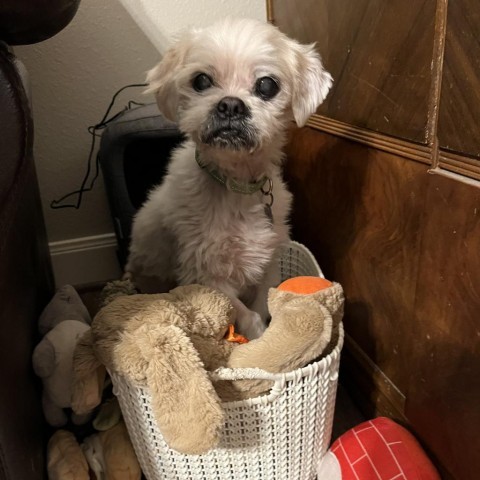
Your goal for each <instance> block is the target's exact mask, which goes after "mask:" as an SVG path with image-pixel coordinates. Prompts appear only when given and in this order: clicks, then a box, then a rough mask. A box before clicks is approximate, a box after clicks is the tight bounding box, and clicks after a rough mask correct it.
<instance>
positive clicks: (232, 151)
mask: <svg viewBox="0 0 480 480" xmlns="http://www.w3.org/2000/svg"><path fill="white" fill-rule="evenodd" d="M147 80H148V82H149V85H150V87H149V91H151V92H154V93H155V95H156V99H157V103H158V106H159V108H160V111H161V112H162V113H163V114H164V116H165V117H167V118H168V119H170V120H173V121H175V122H177V123H178V125H179V128H180V130H181V131H182V132H184V133H185V134H186V136H187V141H186V142H185V143H184V144H183V145H182V146H181V147H180V148H178V149H177V150H175V151H174V153H173V155H172V159H171V161H170V164H169V168H168V172H167V175H166V177H165V179H164V181H163V183H162V184H161V185H160V186H158V187H157V188H155V189H154V190H153V191H152V192H151V193H150V195H149V198H148V200H147V201H146V203H145V204H144V205H143V207H142V208H141V209H140V210H139V212H138V214H137V215H136V217H135V219H134V224H133V229H132V239H131V246H130V256H129V259H128V263H127V266H126V271H127V272H129V273H130V274H131V276H132V277H133V280H134V281H135V282H136V283H137V284H138V285H139V286H140V288H141V289H143V290H144V291H165V290H167V289H168V288H170V287H171V286H172V285H175V284H181V285H185V284H190V283H201V284H204V285H208V286H211V287H214V288H217V289H219V290H221V291H223V292H224V293H225V294H227V295H228V296H229V297H230V298H231V299H232V301H233V302H234V305H235V306H236V308H237V323H238V325H239V330H240V331H241V332H242V333H243V334H245V335H247V336H248V337H250V338H256V337H257V336H259V334H260V333H261V332H262V331H263V330H264V328H265V323H264V322H265V317H266V311H265V306H266V297H267V290H268V287H269V286H273V285H274V282H275V280H274V279H273V278H272V276H274V274H273V270H272V272H271V274H270V275H269V276H270V278H269V279H267V278H265V277H266V272H267V270H269V266H271V265H273V264H274V263H275V262H274V261H273V260H274V255H275V252H276V250H277V249H278V247H279V246H281V245H282V244H284V243H286V242H287V241H288V238H289V229H288V226H287V217H288V214H289V210H290V204H291V194H290V193H289V192H288V191H287V189H286V187H285V185H284V183H283V181H282V177H281V163H282V158H283V157H282V147H283V146H284V144H285V141H286V129H287V126H288V124H289V122H291V121H292V120H295V122H296V123H297V125H299V126H301V125H304V124H305V122H306V121H307V119H308V117H309V116H310V115H311V114H312V113H313V112H315V110H316V109H317V107H318V106H319V105H320V103H322V101H323V99H324V98H325V96H326V95H327V92H328V90H329V88H330V86H331V83H332V79H331V76H330V74H329V73H327V72H326V71H325V70H324V69H323V67H322V63H321V61H320V58H319V56H318V54H317V53H316V52H315V50H314V48H313V46H312V45H301V44H299V43H297V42H295V41H294V40H292V39H290V38H288V37H287V36H285V35H284V34H282V33H281V32H280V31H279V30H278V29H277V28H275V27H274V26H272V25H270V24H266V23H261V22H258V21H255V20H247V19H226V20H223V21H221V22H218V23H216V24H214V25H213V26H211V27H209V28H206V29H202V30H192V31H190V32H188V33H186V34H185V35H184V36H183V37H182V38H180V39H179V40H178V41H177V42H176V43H175V44H174V45H173V47H172V48H171V49H170V50H169V51H168V52H167V53H166V54H165V56H164V58H163V59H162V61H161V62H160V63H159V64H158V65H157V66H156V67H155V68H154V69H153V70H151V71H150V72H149V74H148V77H147ZM259 287H260V288H259ZM246 305H249V306H250V308H251V309H249V308H247V306H246ZM262 317H263V320H262Z"/></svg>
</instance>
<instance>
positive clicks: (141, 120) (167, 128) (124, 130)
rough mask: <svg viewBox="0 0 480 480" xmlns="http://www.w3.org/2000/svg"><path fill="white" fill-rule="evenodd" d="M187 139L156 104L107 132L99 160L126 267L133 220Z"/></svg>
mask: <svg viewBox="0 0 480 480" xmlns="http://www.w3.org/2000/svg"><path fill="white" fill-rule="evenodd" d="M183 138H184V137H183V136H182V134H181V133H180V131H179V130H178V128H177V126H176V125H175V124H174V123H172V122H170V121H168V120H166V119H165V118H164V117H163V116H162V115H161V114H160V112H159V111H158V107H157V105H156V104H150V105H146V106H142V107H138V108H134V109H131V110H128V111H126V112H125V113H123V114H122V115H120V116H119V117H118V118H117V119H115V120H114V121H113V122H111V123H110V124H109V125H108V127H107V128H106V129H105V130H104V132H103V135H102V140H101V144H100V151H99V160H100V166H101V169H102V173H103V178H104V182H105V189H106V191H107V197H108V201H109V204H110V211H111V214H112V220H113V225H114V229H115V235H116V237H117V244H118V250H117V252H118V259H119V262H120V265H121V266H122V267H123V266H124V264H125V261H126V259H127V256H128V247H129V243H130V233H131V228H132V219H133V216H134V215H135V213H136V212H137V210H138V209H139V208H140V207H141V205H142V204H143V202H144V201H145V199H146V198H147V195H148V192H149V191H150V190H151V188H152V187H153V186H155V185H158V184H159V183H161V181H162V177H163V176H164V174H165V172H166V169H167V164H168V160H169V157H170V153H171V151H172V150H173V149H174V148H175V147H176V146H177V145H178V144H179V143H180V142H181V141H182V140H183Z"/></svg>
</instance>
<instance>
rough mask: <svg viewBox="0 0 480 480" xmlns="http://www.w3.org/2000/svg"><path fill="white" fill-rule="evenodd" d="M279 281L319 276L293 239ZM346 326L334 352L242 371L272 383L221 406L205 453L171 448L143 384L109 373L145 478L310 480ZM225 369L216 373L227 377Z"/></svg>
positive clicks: (326, 427)
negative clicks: (276, 370) (220, 420)
mask: <svg viewBox="0 0 480 480" xmlns="http://www.w3.org/2000/svg"><path fill="white" fill-rule="evenodd" d="M280 266H281V271H282V280H284V279H287V278H290V277H294V276H300V275H316V276H319V275H320V276H323V275H322V274H321V271H320V268H319V267H318V264H317V262H316V261H315V259H314V257H313V256H312V255H311V253H310V252H309V251H308V250H307V249H306V248H305V247H304V246H302V245H300V244H298V243H296V242H291V244H290V245H289V246H288V247H286V248H285V250H284V252H283V254H282V255H281V259H280ZM342 345H343V328H342V327H341V328H340V336H339V340H338V344H337V346H336V347H335V349H334V350H333V351H332V353H330V354H329V355H328V356H327V357H325V358H323V359H322V360H320V361H319V362H316V363H312V364H310V365H308V366H306V367H304V368H301V369H298V370H295V371H293V372H289V373H286V374H270V373H268V372H265V371H263V370H259V369H243V372H245V376H244V378H262V379H267V380H273V381H274V385H273V388H272V389H271V391H270V393H269V394H267V395H264V396H261V397H257V398H253V399H249V400H242V401H238V402H229V403H224V404H223V407H224V409H225V411H226V417H227V421H226V423H225V426H224V430H223V432H222V440H221V442H220V445H219V446H218V447H217V448H215V449H213V450H211V451H210V452H208V453H207V454H204V455H183V454H180V453H178V452H176V451H174V450H172V449H170V448H169V447H168V445H167V444H166V443H165V441H164V440H163V437H162V434H161V433H160V431H159V429H158V428H157V425H156V422H155V419H154V417H153V413H152V411H151V407H150V396H149V392H148V391H147V390H146V389H142V388H138V387H135V386H133V385H131V384H129V382H128V381H127V380H126V379H125V378H123V377H120V376H118V375H115V374H112V381H113V384H114V387H115V393H116V395H117V396H118V399H119V402H120V406H121V408H122V412H123V416H124V419H125V423H126V425H127V427H128V431H129V433H130V437H131V440H132V443H133V446H134V448H135V452H136V454H137V457H138V460H139V462H140V465H141V467H142V470H143V472H144V474H145V476H146V477H147V478H148V480H313V479H314V478H315V475H316V473H315V472H316V468H317V465H318V463H319V461H320V459H321V458H322V457H323V455H324V454H325V453H326V451H327V448H328V445H329V442H330V437H331V431H332V422H333V411H334V403H335V396H336V390H337V379H338V367H339V361H340V350H341V348H342ZM229 372H231V370H229V369H221V370H219V371H217V372H215V377H216V378H223V379H225V380H226V379H228V378H229Z"/></svg>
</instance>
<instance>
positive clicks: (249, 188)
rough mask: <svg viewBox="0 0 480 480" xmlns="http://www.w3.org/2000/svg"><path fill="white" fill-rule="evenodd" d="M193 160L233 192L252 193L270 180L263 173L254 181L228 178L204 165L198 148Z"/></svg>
mask: <svg viewBox="0 0 480 480" xmlns="http://www.w3.org/2000/svg"><path fill="white" fill-rule="evenodd" d="M195 160H196V161H197V163H198V166H199V167H200V168H201V169H203V170H205V171H206V172H207V173H208V174H209V175H210V176H211V177H212V178H213V179H214V180H216V181H217V182H218V183H220V184H222V185H223V186H225V187H226V188H227V189H228V190H231V191H232V192H235V193H242V194H244V195H252V194H253V193H255V192H258V191H260V190H262V189H263V187H264V185H265V183H266V182H267V181H269V180H270V179H269V178H268V177H267V176H266V175H264V176H263V177H262V178H261V179H260V180H258V181H256V182H239V181H238V180H235V179H233V178H228V177H227V176H226V175H222V174H221V173H220V172H219V171H218V170H216V169H215V168H212V167H210V166H208V165H206V164H205V163H203V162H202V159H201V158H200V154H199V153H198V150H195ZM270 184H271V180H270ZM270 192H271V188H270V191H269V192H268V194H270ZM262 193H263V191H262ZM265 194H266V193H265Z"/></svg>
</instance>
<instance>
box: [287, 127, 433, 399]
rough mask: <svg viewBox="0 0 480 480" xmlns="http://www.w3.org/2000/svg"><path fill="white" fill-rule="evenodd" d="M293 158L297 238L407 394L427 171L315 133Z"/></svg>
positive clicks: (365, 343)
mask: <svg viewBox="0 0 480 480" xmlns="http://www.w3.org/2000/svg"><path fill="white" fill-rule="evenodd" d="M287 155H288V156H289V159H290V160H289V162H287V167H286V172H287V176H288V181H289V185H290V188H291V189H292V191H293V192H294V203H295V208H294V212H295V213H294V221H293V225H294V235H295V237H296V238H298V239H300V241H302V242H304V243H305V244H306V245H308V246H309V247H310V248H311V250H312V251H313V252H314V254H315V255H316V257H317V259H318V260H319V261H320V263H321V266H322V268H323V269H324V270H325V273H326V275H327V276H328V277H330V278H332V279H334V280H337V281H340V282H341V283H342V285H343V286H344V289H345V291H346V294H347V299H348V301H347V304H346V328H347V332H348V333H349V335H351V336H352V338H353V339H354V340H355V341H356V342H357V343H358V344H359V346H360V347H361V348H362V349H363V351H364V352H365V353H366V354H367V355H368V357H369V358H370V359H372V361H373V362H374V363H375V364H376V365H377V366H378V367H379V368H380V370H381V371H382V372H383V373H384V374H385V375H386V376H387V377H388V378H390V379H391V380H392V382H393V383H394V384H395V385H396V386H397V387H398V388H400V390H402V391H405V389H406V386H407V384H408V378H409V375H410V372H409V368H408V367H409V366H410V367H412V368H413V365H412V364H411V361H412V357H411V351H410V350H411V348H410V345H409V344H408V343H407V342H404V341H403V338H404V337H406V336H407V337H408V335H409V334H410V330H411V319H412V317H413V308H414V299H415V285H416V278H417V270H416V269H417V265H416V262H414V261H412V259H414V258H417V257H418V255H419V249H420V234H419V233H420V230H421V225H422V213H421V208H420V207H421V204H422V196H423V192H424V189H425V181H426V173H425V174H424V175H422V173H424V172H426V168H427V167H426V166H425V165H422V164H417V163H414V162H408V161H406V160H404V159H403V158H400V157H397V156H395V155H391V154H387V153H383V152H379V151H377V150H375V149H371V148H367V147H364V146H361V145H358V144H356V143H353V142H349V141H344V140H342V139H340V138H337V137H334V136H330V135H325V134H321V133H319V132H317V131H315V130H313V129H311V128H304V129H302V130H300V131H297V132H295V133H294V134H293V136H292V140H291V142H290V144H289V146H288V150H287Z"/></svg>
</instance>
